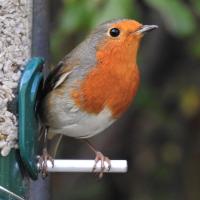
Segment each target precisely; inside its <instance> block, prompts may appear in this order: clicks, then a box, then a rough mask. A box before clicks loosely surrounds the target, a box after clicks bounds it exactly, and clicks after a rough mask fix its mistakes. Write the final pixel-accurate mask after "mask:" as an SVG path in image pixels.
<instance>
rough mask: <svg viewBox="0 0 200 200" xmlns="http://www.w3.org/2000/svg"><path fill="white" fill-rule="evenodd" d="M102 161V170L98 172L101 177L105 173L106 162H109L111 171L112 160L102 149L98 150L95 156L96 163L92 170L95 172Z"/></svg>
mask: <svg viewBox="0 0 200 200" xmlns="http://www.w3.org/2000/svg"><path fill="white" fill-rule="evenodd" d="M99 161H100V162H101V170H100V172H97V174H98V177H99V179H101V178H102V177H103V174H104V172H105V169H106V166H105V162H106V163H107V164H108V168H107V170H108V171H109V170H110V168H111V162H110V159H109V158H108V157H106V156H104V155H103V154H102V153H101V152H100V151H97V152H96V157H95V161H94V162H95V163H94V167H93V169H92V172H95V170H96V168H97V163H98V162H99Z"/></svg>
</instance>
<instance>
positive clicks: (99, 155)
mask: <svg viewBox="0 0 200 200" xmlns="http://www.w3.org/2000/svg"><path fill="white" fill-rule="evenodd" d="M84 141H85V142H86V143H87V145H88V146H89V147H90V149H91V150H92V151H93V152H94V153H95V155H96V157H95V161H94V162H95V163H94V166H93V169H92V172H95V170H96V166H97V163H98V162H99V161H100V162H101V171H100V173H99V178H100V179H101V178H102V177H103V173H104V171H105V164H104V162H107V163H108V171H109V170H110V168H111V162H110V159H109V158H108V157H106V156H104V155H103V154H102V153H101V152H100V151H97V150H96V149H95V148H94V146H93V145H92V144H91V143H90V142H89V141H88V140H86V139H85V140H84Z"/></svg>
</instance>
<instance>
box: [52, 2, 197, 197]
mask: <svg viewBox="0 0 200 200" xmlns="http://www.w3.org/2000/svg"><path fill="white" fill-rule="evenodd" d="M50 4H51V5H50V8H51V9H50V10H51V12H50V13H51V16H50V17H51V33H52V34H51V58H52V63H53V64H54V65H55V64H56V63H57V62H58V61H59V60H60V59H61V58H62V57H63V56H64V55H65V54H67V53H68V52H69V51H70V50H71V49H72V48H73V47H75V46H76V45H77V44H78V43H79V42H80V41H82V40H83V39H84V37H85V36H86V34H87V33H88V32H89V31H90V30H91V29H92V28H94V27H95V26H96V25H97V24H99V23H101V22H104V21H106V20H110V19H113V18H133V19H136V20H138V21H140V22H141V23H143V24H157V25H159V30H156V31H154V32H152V33H150V34H147V35H146V36H145V38H144V39H143V41H142V44H141V48H140V51H139V57H138V64H139V67H140V70H141V76H142V80H141V85H140V90H139V93H138V95H137V98H136V100H135V102H134V103H133V104H132V106H131V107H130V109H129V111H128V112H127V113H126V114H125V115H124V116H123V117H122V118H121V119H120V120H119V121H118V122H117V123H115V124H114V125H113V126H112V127H110V128H109V129H108V130H106V131H105V133H104V134H100V135H97V136H96V137H94V138H92V139H91V141H92V143H93V144H94V145H95V146H96V147H97V149H99V150H101V151H102V152H104V154H106V155H108V156H109V157H110V158H112V159H127V160H128V163H129V170H128V173H127V174H106V175H105V177H104V178H103V179H102V180H101V181H97V178H96V177H95V176H93V175H92V174H67V173H66V174H53V175H51V181H52V183H51V197H52V200H58V199H59V200H90V199H91V200H92V199H95V200H102V199H105V200H108V199H109V200H110V199H112V200H122V199H125V200H199V199H200V66H199V62H200V26H199V24H200V1H199V0H168V1H167V0H51V3H50ZM57 158H63V159H64V158H66V159H67V158H68V159H69V158H82V159H93V158H94V155H93V153H92V152H91V151H90V150H89V149H88V147H87V145H85V144H84V143H82V142H81V141H76V140H73V139H70V138H67V137H65V138H64V139H63V141H62V143H61V146H60V148H59V153H58V156H57Z"/></svg>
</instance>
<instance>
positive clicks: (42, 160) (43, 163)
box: [38, 148, 54, 178]
mask: <svg viewBox="0 0 200 200" xmlns="http://www.w3.org/2000/svg"><path fill="white" fill-rule="evenodd" d="M38 161H39V169H40V172H41V174H42V177H43V178H45V177H47V175H48V172H47V161H50V162H51V164H52V168H53V167H54V160H53V158H52V157H51V156H50V155H49V154H48V151H47V148H43V150H42V155H41V156H39V158H38Z"/></svg>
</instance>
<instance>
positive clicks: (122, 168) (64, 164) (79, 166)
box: [38, 160, 128, 173]
mask: <svg viewBox="0 0 200 200" xmlns="http://www.w3.org/2000/svg"><path fill="white" fill-rule="evenodd" d="M104 164H105V167H106V168H105V172H109V173H125V172H127V168H128V166H127V161H126V160H111V168H110V170H109V171H108V164H107V163H106V162H105V163H104ZM93 166H94V160H54V167H53V168H52V164H51V162H50V161H47V171H48V172H92V169H93ZM38 168H39V164H38ZM100 169H101V163H100V161H99V162H98V163H97V166H96V170H95V172H99V171H100Z"/></svg>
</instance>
